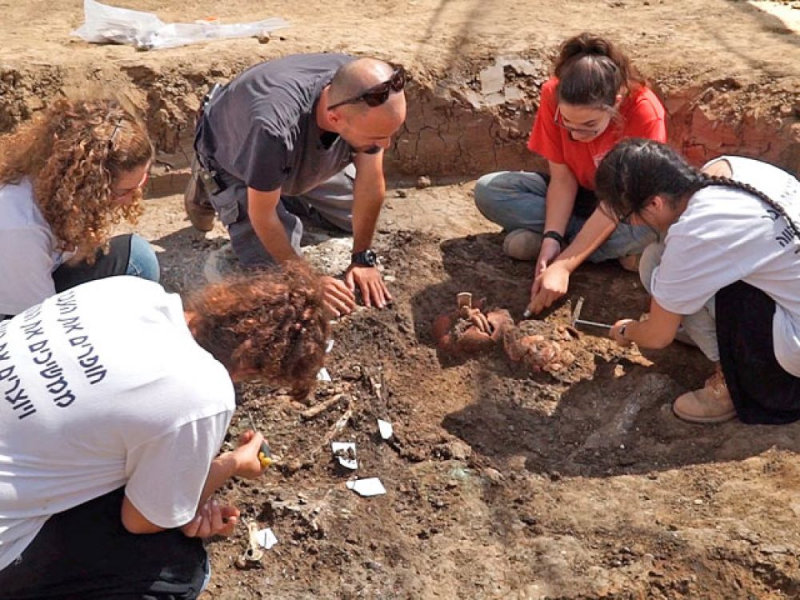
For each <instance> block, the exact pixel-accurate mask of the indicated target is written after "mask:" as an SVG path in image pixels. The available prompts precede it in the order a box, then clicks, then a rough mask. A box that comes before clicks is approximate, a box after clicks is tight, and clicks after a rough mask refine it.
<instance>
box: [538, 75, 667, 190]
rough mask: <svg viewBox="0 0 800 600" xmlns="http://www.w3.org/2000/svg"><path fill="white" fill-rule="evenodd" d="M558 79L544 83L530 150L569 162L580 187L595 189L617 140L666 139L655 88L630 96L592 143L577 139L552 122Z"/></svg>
mask: <svg viewBox="0 0 800 600" xmlns="http://www.w3.org/2000/svg"><path fill="white" fill-rule="evenodd" d="M557 86H558V79H556V78H555V77H551V78H550V79H549V80H548V81H547V82H546V83H545V84H544V85H543V86H542V94H541V101H540V103H539V110H538V112H537V113H536V121H534V123H533V129H532V130H531V136H530V138H529V139H528V150H530V151H531V152H536V154H541V155H542V156H544V157H545V158H546V159H547V160H549V161H550V162H554V163H560V164H564V165H567V166H568V167H569V169H570V171H572V173H573V175H575V178H576V179H577V180H578V183H579V184H580V186H581V187H584V188H586V189H589V190H594V174H595V172H596V171H597V165H599V164H600V161H601V160H603V157H604V156H605V155H606V153H608V151H609V150H611V149H612V148H613V147H614V146H615V145H616V143H617V142H618V141H620V140H621V139H623V138H628V137H640V138H648V139H651V140H655V141H657V142H665V141H666V140H667V130H666V126H665V123H664V106H663V105H662V104H661V101H660V100H659V99H658V97H656V95H655V94H654V93H653V91H652V90H651V89H650V88H647V87H641V88H639V89H637V90H636V91H635V92H633V93H631V94H629V95H628V97H627V98H625V100H623V101H622V104H621V105H620V107H619V112H620V116H621V117H622V121H620V122H619V123H618V122H617V120H612V121H611V123H609V126H608V127H607V128H606V130H605V131H604V132H603V133H601V134H600V135H599V136H598V137H596V138H595V139H593V140H591V141H590V142H576V141H575V140H573V139H572V138H571V137H570V135H569V131H567V130H566V129H564V128H563V127H559V126H558V125H556V124H555V123H554V122H553V117H554V115H555V113H556V107H557V106H558V96H557V94H556V87H557Z"/></svg>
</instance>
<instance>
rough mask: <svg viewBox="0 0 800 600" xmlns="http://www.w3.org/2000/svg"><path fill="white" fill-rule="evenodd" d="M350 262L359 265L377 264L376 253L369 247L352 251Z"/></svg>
mask: <svg viewBox="0 0 800 600" xmlns="http://www.w3.org/2000/svg"><path fill="white" fill-rule="evenodd" d="M350 264H351V265H358V266H359V267H374V266H375V265H376V264H378V255H377V254H375V252H374V251H373V250H370V249H369V248H367V249H366V250H362V251H361V252H354V253H353V254H352V256H351V257H350Z"/></svg>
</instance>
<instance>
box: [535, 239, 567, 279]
mask: <svg viewBox="0 0 800 600" xmlns="http://www.w3.org/2000/svg"><path fill="white" fill-rule="evenodd" d="M559 254H561V244H559V243H558V241H557V240H554V239H553V238H549V237H548V238H544V239H543V240H542V245H541V247H540V248H539V257H538V258H537V259H536V271H534V273H533V278H534V279H538V278H539V275H541V274H542V272H543V271H544V270H545V269H546V268H547V267H548V266H549V265H550V263H552V262H553V261H554V260H555V259H556V258H557V257H558V255H559Z"/></svg>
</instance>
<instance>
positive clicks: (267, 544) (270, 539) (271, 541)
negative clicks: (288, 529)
mask: <svg viewBox="0 0 800 600" xmlns="http://www.w3.org/2000/svg"><path fill="white" fill-rule="evenodd" d="M256 539H257V540H258V545H259V546H261V547H262V548H265V549H266V550H269V549H270V548H272V547H273V546H274V545H275V544H277V543H278V538H276V537H275V534H274V533H272V529H270V528H269V527H266V528H265V529H261V530H259V531H258V533H256Z"/></svg>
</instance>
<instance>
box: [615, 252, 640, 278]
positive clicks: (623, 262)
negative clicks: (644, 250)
mask: <svg viewBox="0 0 800 600" xmlns="http://www.w3.org/2000/svg"><path fill="white" fill-rule="evenodd" d="M640 258H642V255H641V254H629V255H628V256H623V257H622V258H619V259H617V260H618V261H619V266H621V267H622V268H623V269H625V270H626V271H631V272H633V273H638V272H639V259H640Z"/></svg>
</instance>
